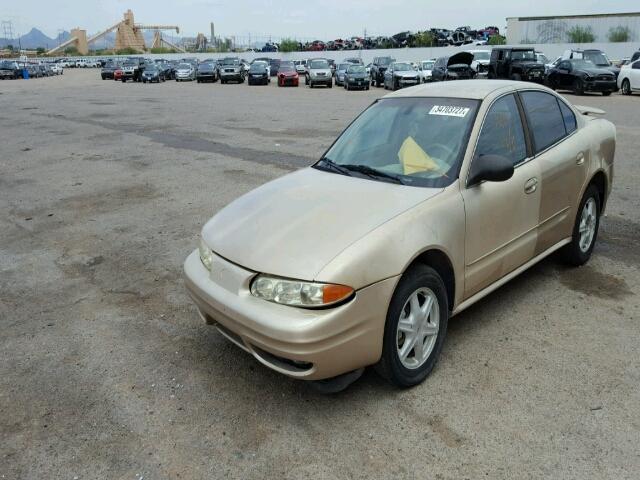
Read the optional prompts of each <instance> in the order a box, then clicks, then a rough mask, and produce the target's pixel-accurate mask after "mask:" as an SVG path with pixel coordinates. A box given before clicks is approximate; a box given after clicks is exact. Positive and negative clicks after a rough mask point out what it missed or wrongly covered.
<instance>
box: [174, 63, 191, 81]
mask: <svg viewBox="0 0 640 480" xmlns="http://www.w3.org/2000/svg"><path fill="white" fill-rule="evenodd" d="M175 77H176V82H184V81H185V80H188V81H190V82H192V81H194V80H195V79H196V67H194V66H193V64H192V63H187V62H183V63H181V64H179V65H178V66H177V67H176V75H175Z"/></svg>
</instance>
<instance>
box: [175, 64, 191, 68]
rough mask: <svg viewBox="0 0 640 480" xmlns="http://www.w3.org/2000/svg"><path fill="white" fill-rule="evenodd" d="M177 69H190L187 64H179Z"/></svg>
mask: <svg viewBox="0 0 640 480" xmlns="http://www.w3.org/2000/svg"><path fill="white" fill-rule="evenodd" d="M178 68H179V69H180V70H186V69H189V68H191V65H189V64H188V63H181V64H180V65H178Z"/></svg>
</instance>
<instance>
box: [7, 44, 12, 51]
mask: <svg viewBox="0 0 640 480" xmlns="http://www.w3.org/2000/svg"><path fill="white" fill-rule="evenodd" d="M7 50H9V51H11V52H13V45H11V44H9V45H7Z"/></svg>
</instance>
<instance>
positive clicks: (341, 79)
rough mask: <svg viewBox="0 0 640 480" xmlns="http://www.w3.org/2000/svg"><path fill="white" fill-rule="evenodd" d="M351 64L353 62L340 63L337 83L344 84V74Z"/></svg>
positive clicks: (337, 70) (337, 69)
mask: <svg viewBox="0 0 640 480" xmlns="http://www.w3.org/2000/svg"><path fill="white" fill-rule="evenodd" d="M351 65H353V63H341V64H339V65H338V67H337V68H336V79H335V82H336V85H344V76H345V74H346V73H347V70H348V69H349V67H350V66H351Z"/></svg>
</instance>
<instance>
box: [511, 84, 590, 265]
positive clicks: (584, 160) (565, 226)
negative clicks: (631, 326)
mask: <svg viewBox="0 0 640 480" xmlns="http://www.w3.org/2000/svg"><path fill="white" fill-rule="evenodd" d="M520 98H521V99H522V105H523V107H524V111H525V114H526V118H527V123H528V125H529V131H530V132H531V137H532V143H533V149H534V153H535V160H536V162H537V163H538V165H539V166H540V170H541V202H540V211H539V216H540V226H539V229H538V242H537V245H536V254H539V253H541V252H543V251H545V250H546V249H548V248H549V247H551V246H553V245H555V244H556V243H557V242H559V241H560V240H562V239H563V238H566V237H568V236H570V235H571V231H572V229H573V223H574V218H575V212H576V209H577V204H578V202H579V201H580V198H579V195H580V191H581V190H582V186H583V185H584V183H585V181H586V178H587V168H588V165H589V155H590V149H589V145H590V142H589V140H588V139H585V138H582V135H581V132H580V131H578V130H577V128H576V127H577V121H576V117H575V114H574V113H573V111H572V110H571V108H569V106H567V104H566V103H565V102H564V101H563V100H561V99H560V98H558V97H557V96H556V95H553V94H551V93H547V92H542V91H539V90H538V91H533V90H531V91H524V92H520Z"/></svg>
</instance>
